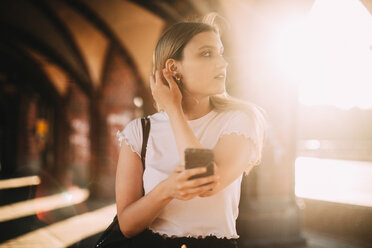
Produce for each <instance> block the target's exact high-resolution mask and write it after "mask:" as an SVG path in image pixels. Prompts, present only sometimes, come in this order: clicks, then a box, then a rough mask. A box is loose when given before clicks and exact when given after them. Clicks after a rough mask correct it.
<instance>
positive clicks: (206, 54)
mask: <svg viewBox="0 0 372 248" xmlns="http://www.w3.org/2000/svg"><path fill="white" fill-rule="evenodd" d="M202 56H204V57H209V56H211V52H210V51H205V52H203V53H202Z"/></svg>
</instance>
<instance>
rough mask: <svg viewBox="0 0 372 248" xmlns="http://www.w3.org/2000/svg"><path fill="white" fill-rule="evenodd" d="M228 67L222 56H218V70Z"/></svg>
mask: <svg viewBox="0 0 372 248" xmlns="http://www.w3.org/2000/svg"><path fill="white" fill-rule="evenodd" d="M228 65H229V63H227V61H226V59H225V58H224V57H223V56H220V57H219V60H218V62H217V65H216V66H217V67H218V68H226V67H227V66H228Z"/></svg>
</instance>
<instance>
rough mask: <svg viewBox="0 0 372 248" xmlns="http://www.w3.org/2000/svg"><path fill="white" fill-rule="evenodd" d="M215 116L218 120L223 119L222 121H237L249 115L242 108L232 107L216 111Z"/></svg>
mask: <svg viewBox="0 0 372 248" xmlns="http://www.w3.org/2000/svg"><path fill="white" fill-rule="evenodd" d="M217 118H218V120H219V121H224V122H234V121H239V120H245V121H248V120H249V115H248V113H246V112H245V111H243V110H239V109H236V110H235V109H234V110H225V111H221V112H218V114H217Z"/></svg>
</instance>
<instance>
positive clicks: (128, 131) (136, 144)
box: [116, 119, 142, 156]
mask: <svg viewBox="0 0 372 248" xmlns="http://www.w3.org/2000/svg"><path fill="white" fill-rule="evenodd" d="M138 124H140V121H138V120H137V119H136V120H133V121H131V122H129V123H128V124H127V125H126V127H125V128H124V130H122V131H117V133H116V137H117V139H118V142H119V145H120V146H122V144H123V141H124V142H125V144H126V145H127V146H129V147H130V149H131V150H132V151H133V152H135V153H137V155H138V156H141V155H140V154H141V151H140V149H141V141H142V130H141V128H140V127H139V126H138Z"/></svg>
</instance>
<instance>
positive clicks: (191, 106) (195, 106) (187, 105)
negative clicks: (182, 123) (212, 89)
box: [182, 97, 212, 120]
mask: <svg viewBox="0 0 372 248" xmlns="http://www.w3.org/2000/svg"><path fill="white" fill-rule="evenodd" d="M182 107H183V113H184V114H185V116H186V118H187V119H188V120H195V119H198V118H200V117H203V116H204V115H206V114H208V113H209V112H210V111H211V110H212V105H211V104H210V101H209V97H203V98H196V97H184V98H183V99H182Z"/></svg>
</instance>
